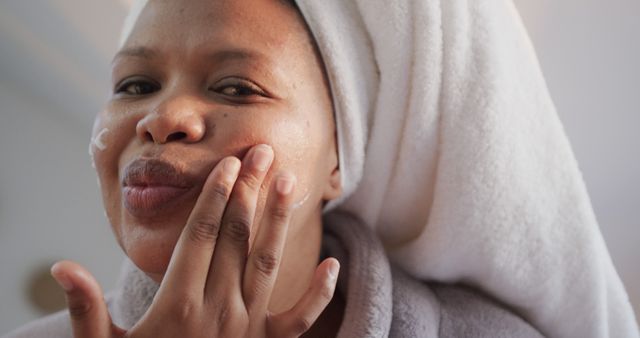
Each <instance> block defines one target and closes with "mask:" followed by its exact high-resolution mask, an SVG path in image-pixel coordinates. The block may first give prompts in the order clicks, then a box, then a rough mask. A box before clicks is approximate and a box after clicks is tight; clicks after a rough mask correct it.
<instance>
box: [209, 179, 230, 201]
mask: <svg viewBox="0 0 640 338" xmlns="http://www.w3.org/2000/svg"><path fill="white" fill-rule="evenodd" d="M211 192H212V193H213V196H214V197H215V198H216V199H219V200H222V201H226V200H227V198H229V195H230V194H231V187H230V186H229V185H227V184H225V183H223V182H216V183H215V184H213V186H212V187H211Z"/></svg>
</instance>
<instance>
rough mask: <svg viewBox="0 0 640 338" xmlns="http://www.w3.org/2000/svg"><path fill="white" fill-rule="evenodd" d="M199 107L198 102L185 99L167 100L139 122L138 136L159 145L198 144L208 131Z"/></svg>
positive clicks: (137, 127)
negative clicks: (170, 143)
mask: <svg viewBox="0 0 640 338" xmlns="http://www.w3.org/2000/svg"><path fill="white" fill-rule="evenodd" d="M198 106H199V104H198V103H197V102H194V101H193V100H190V99H189V98H184V97H183V98H173V99H170V100H167V101H165V102H163V103H162V104H160V105H159V106H158V107H156V109H154V110H152V111H151V112H150V113H148V114H147V115H146V116H145V117H144V118H142V119H141V120H140V121H139V122H138V125H137V126H136V134H137V135H138V137H139V138H140V139H141V140H142V141H146V142H148V141H151V142H154V143H157V144H164V143H168V142H176V141H178V142H186V143H196V142H198V141H200V140H201V139H202V138H203V137H204V134H205V131H206V125H205V120H204V117H203V116H202V115H201V114H200V113H199V111H200V110H199V109H198Z"/></svg>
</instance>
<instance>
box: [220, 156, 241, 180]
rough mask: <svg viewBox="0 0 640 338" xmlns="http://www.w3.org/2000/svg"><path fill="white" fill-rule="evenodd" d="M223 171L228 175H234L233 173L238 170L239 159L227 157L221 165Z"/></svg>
mask: <svg viewBox="0 0 640 338" xmlns="http://www.w3.org/2000/svg"><path fill="white" fill-rule="evenodd" d="M222 169H223V170H224V173H225V174H227V175H228V176H235V174H236V173H237V172H238V170H240V161H239V160H237V159H235V158H228V159H226V162H224V165H223V167H222Z"/></svg>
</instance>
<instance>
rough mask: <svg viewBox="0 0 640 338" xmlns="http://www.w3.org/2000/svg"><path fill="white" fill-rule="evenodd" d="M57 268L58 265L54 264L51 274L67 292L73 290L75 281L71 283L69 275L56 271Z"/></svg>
mask: <svg viewBox="0 0 640 338" xmlns="http://www.w3.org/2000/svg"><path fill="white" fill-rule="evenodd" d="M55 270H56V266H55V265H54V266H52V267H51V276H52V277H53V279H55V280H56V282H58V284H59V285H60V287H62V288H63V289H64V291H67V292H69V291H71V290H73V283H71V280H70V279H69V277H68V276H67V275H66V274H64V273H56V272H55Z"/></svg>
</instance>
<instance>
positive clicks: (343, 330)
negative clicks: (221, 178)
mask: <svg viewBox="0 0 640 338" xmlns="http://www.w3.org/2000/svg"><path fill="white" fill-rule="evenodd" d="M324 224H325V234H324V239H323V255H325V256H333V257H336V258H337V259H338V260H339V261H340V262H341V266H342V267H341V272H340V277H339V279H338V289H337V292H341V293H342V295H343V296H344V299H345V300H346V308H345V312H344V318H343V321H342V326H341V327H340V331H339V333H338V337H340V338H347V337H348V338H352V337H354V338H355V337H357V338H360V337H363V338H364V337H494V338H495V337H541V335H540V333H538V331H536V330H535V329H534V328H533V327H531V326H530V325H529V324H528V323H526V322H525V321H524V320H522V319H521V318H520V317H518V316H517V315H515V314H513V313H512V312H510V311H509V310H508V309H507V308H506V307H505V306H504V305H502V304H498V303H497V302H495V301H494V300H491V299H489V298H488V297H486V296H484V295H482V294H481V293H480V292H478V291H476V290H473V289H471V288H468V287H465V286H460V285H456V286H454V285H443V284H435V283H424V282H420V281H418V280H416V279H413V278H411V277H410V276H409V275H407V274H406V273H404V272H403V271H402V270H400V269H398V268H396V267H395V266H394V265H393V264H390V263H389V260H388V259H387V256H386V254H385V251H384V248H383V247H382V245H381V243H380V241H379V240H378V239H377V237H376V236H375V235H374V234H373V233H372V232H371V231H370V230H369V229H367V228H365V227H364V226H362V225H361V224H360V222H358V221H357V220H355V219H354V218H352V217H350V216H347V215H344V214H339V213H334V214H332V215H329V216H327V217H326V218H325V222H324ZM156 290H157V285H156V284H155V283H154V282H153V281H151V280H150V279H149V278H147V277H146V276H145V275H144V274H143V273H142V272H140V271H139V270H138V269H137V268H135V267H134V266H133V264H131V263H130V262H127V264H125V265H124V267H123V271H122V274H121V277H120V281H119V282H118V285H117V288H116V290H115V291H113V292H112V293H110V294H109V295H108V296H107V297H106V298H107V304H108V305H109V310H110V312H111V315H112V318H113V320H114V322H115V323H116V324H118V325H119V326H121V327H124V328H130V327H131V326H133V324H134V323H135V322H136V321H137V320H138V319H139V318H140V317H141V316H142V315H143V314H144V312H145V311H146V309H147V308H148V306H149V305H150V304H151V300H152V298H153V295H154V294H155V292H156ZM17 337H24V338H27V337H28V338H32V337H33V338H35V337H72V332H71V327H70V325H69V317H68V314H67V312H66V311H63V312H59V313H57V314H53V315H51V316H48V317H45V318H42V319H40V320H37V321H35V322H32V323H30V324H28V325H26V326H24V327H22V328H20V329H18V330H16V331H14V332H12V333H9V334H8V335H6V336H5V338H17Z"/></svg>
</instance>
